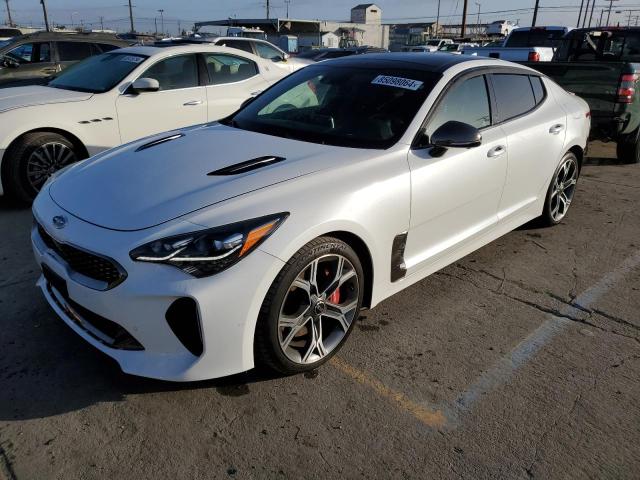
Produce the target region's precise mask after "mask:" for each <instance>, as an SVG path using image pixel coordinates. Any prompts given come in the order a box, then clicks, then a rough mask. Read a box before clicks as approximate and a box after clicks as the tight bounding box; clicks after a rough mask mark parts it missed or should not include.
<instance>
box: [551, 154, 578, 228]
mask: <svg viewBox="0 0 640 480" xmlns="http://www.w3.org/2000/svg"><path fill="white" fill-rule="evenodd" d="M577 182H578V162H577V161H576V159H575V158H574V157H569V158H567V159H566V160H565V161H564V163H563V164H562V165H561V166H560V168H559V169H558V172H557V173H556V178H555V179H554V181H553V190H552V192H551V202H550V209H551V218H552V219H553V221H554V222H556V223H557V222H559V221H560V220H562V219H563V218H564V217H565V215H566V214H567V212H568V211H569V206H570V205H571V201H572V200H573V195H574V194H575V190H576V183H577Z"/></svg>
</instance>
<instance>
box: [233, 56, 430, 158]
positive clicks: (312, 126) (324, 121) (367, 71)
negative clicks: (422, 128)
mask: <svg viewBox="0 0 640 480" xmlns="http://www.w3.org/2000/svg"><path fill="white" fill-rule="evenodd" d="M438 78H439V77H438V76H437V75H436V74H433V73H431V72H425V71H420V70H409V69H395V68H394V69H391V68H354V67H344V66H341V65H335V66H329V65H323V66H319V65H318V66H312V67H307V68H305V69H303V70H299V71H298V72H296V73H294V74H292V75H290V76H289V77H287V78H286V79H284V80H282V81H281V82H280V83H278V84H277V85H276V86H274V87H272V88H271V89H269V90H268V91H267V92H265V93H264V94H263V95H261V96H260V97H258V98H257V99H256V100H255V101H254V102H253V103H251V104H249V105H248V106H247V107H246V108H244V109H242V110H241V111H239V112H238V113H237V114H236V115H235V116H233V117H232V118H230V119H229V120H227V121H226V122H225V123H227V124H231V125H232V126H234V127H237V128H241V129H244V130H251V131H256V132H261V133H265V134H267V135H275V136H280V137H286V138H292V139H295V140H302V141H308V142H313V143H322V144H328V145H337V146H344V147H356V148H377V149H384V148H388V147H390V146H391V145H393V144H394V143H396V142H397V141H398V140H399V139H400V137H401V136H402V135H403V134H404V132H405V131H406V129H407V127H408V126H409V123H411V121H412V120H413V118H414V116H415V115H416V112H417V111H418V109H419V108H420V107H421V106H422V104H423V102H424V100H425V98H426V97H427V95H428V94H429V92H430V91H431V89H432V88H433V86H434V85H435V83H436V81H437V79H438Z"/></svg>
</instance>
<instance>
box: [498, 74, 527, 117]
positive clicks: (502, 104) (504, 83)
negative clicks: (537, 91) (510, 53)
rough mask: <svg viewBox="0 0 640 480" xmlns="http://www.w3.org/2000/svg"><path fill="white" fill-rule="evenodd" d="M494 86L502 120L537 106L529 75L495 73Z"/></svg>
mask: <svg viewBox="0 0 640 480" xmlns="http://www.w3.org/2000/svg"><path fill="white" fill-rule="evenodd" d="M492 81H493V86H494V89H495V92H496V101H497V102H498V114H499V115H500V120H501V121H503V122H504V121H506V120H509V119H511V118H514V117H517V116H519V115H522V114H523V113H527V112H528V111H529V110H533V109H534V108H535V106H536V99H535V97H534V95H533V88H532V87H531V82H530V81H529V76H528V75H514V74H503V73H498V74H493V76H492Z"/></svg>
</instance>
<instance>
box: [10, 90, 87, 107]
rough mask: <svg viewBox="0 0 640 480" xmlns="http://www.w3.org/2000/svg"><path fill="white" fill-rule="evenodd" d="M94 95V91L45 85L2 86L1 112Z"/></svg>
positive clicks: (81, 98) (70, 100) (73, 100)
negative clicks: (63, 88)
mask: <svg viewBox="0 0 640 480" xmlns="http://www.w3.org/2000/svg"><path fill="white" fill-rule="evenodd" d="M92 95H93V94H92V93H84V92H74V91H72V90H62V89H60V88H51V87H45V86H29V87H13V88H2V89H0V112H6V111H7V110H13V109H15V108H21V107H31V106H34V105H48V104H51V103H61V102H81V101H83V100H88V99H90V98H91V97H92Z"/></svg>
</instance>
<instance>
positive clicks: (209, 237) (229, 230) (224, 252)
mask: <svg viewBox="0 0 640 480" xmlns="http://www.w3.org/2000/svg"><path fill="white" fill-rule="evenodd" d="M288 216H289V214H288V213H277V214H275V215H268V216H266V217H260V218H254V219H251V220H246V221H244V222H238V223H232V224H230V225H224V226H222V227H216V228H211V229H207V230H199V231H197V232H193V233H188V234H183V235H176V236H173V237H168V238H163V239H160V240H155V241H153V242H150V243H147V244H145V245H142V246H140V247H138V248H136V249H135V250H132V251H131V253H130V254H129V256H130V257H131V259H132V260H135V261H138V262H152V263H164V264H167V265H172V266H174V267H177V268H179V269H180V270H182V271H183V272H186V273H188V274H190V275H193V276H194V277H197V278H202V277H208V276H210V275H215V274H216V273H219V272H221V271H223V270H226V269H227V268H229V267H231V266H232V265H234V264H236V263H237V262H239V261H240V260H241V259H242V258H244V257H246V256H247V255H248V254H249V253H251V252H252V251H253V250H254V249H255V248H256V247H257V246H258V245H260V244H261V243H262V242H264V241H265V240H266V239H267V238H268V237H269V235H271V234H272V233H273V232H275V231H276V229H277V228H278V227H279V226H280V225H281V224H282V222H284V221H285V220H286V218H287V217H288Z"/></svg>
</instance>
